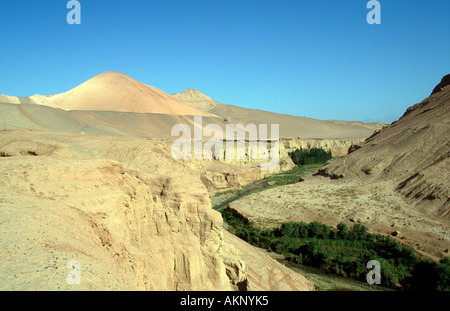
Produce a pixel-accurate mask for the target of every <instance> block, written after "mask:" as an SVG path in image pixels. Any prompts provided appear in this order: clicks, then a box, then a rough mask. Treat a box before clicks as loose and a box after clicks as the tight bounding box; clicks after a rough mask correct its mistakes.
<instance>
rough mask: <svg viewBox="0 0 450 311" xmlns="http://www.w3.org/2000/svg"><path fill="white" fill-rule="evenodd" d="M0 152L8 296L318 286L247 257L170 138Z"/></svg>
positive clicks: (42, 138)
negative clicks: (76, 278) (272, 283)
mask: <svg viewBox="0 0 450 311" xmlns="http://www.w3.org/2000/svg"><path fill="white" fill-rule="evenodd" d="M31 137H33V138H31ZM0 152H1V153H0V154H2V155H3V156H2V157H1V158H0V174H1V176H2V179H1V180H0V193H1V197H0V203H1V210H0V219H1V221H0V233H1V239H0V250H1V257H0V266H1V267H2V269H1V270H0V289H2V290H259V289H266V288H267V285H266V284H264V283H262V282H259V281H258V282H256V280H260V279H268V280H272V279H274V278H275V279H277V280H278V283H277V284H278V285H277V286H278V287H277V288H282V289H291V290H310V289H312V288H313V287H312V284H311V283H310V282H308V281H307V280H306V279H304V278H303V277H301V276H297V275H294V276H290V275H291V274H295V273H294V272H292V271H287V270H284V269H283V268H284V267H282V266H280V265H279V264H277V263H274V262H270V260H267V259H266V257H267V256H266V257H261V256H262V255H261V254H260V253H254V254H251V256H256V257H258V258H259V259H258V260H259V261H261V262H265V263H266V264H265V265H264V269H260V268H259V267H256V266H254V265H255V263H254V262H253V261H251V260H248V259H246V258H247V257H246V256H249V255H248V254H247V253H248V252H253V249H252V248H251V247H250V245H247V244H242V243H243V242H239V243H237V242H236V241H237V240H236V239H233V238H232V237H227V235H226V234H225V233H224V231H223V228H222V218H221V216H220V214H219V213H218V212H216V211H214V210H212V209H211V204H210V200H209V197H208V193H207V190H206V187H205V186H204V185H203V184H202V182H201V181H200V178H199V175H198V173H196V172H195V171H194V170H193V169H191V168H189V167H188V166H186V165H184V164H182V163H180V162H177V161H175V160H174V159H173V158H172V156H171V154H170V152H169V150H168V149H167V147H166V146H165V145H164V144H163V143H158V142H151V141H148V140H139V139H134V140H133V139H120V138H114V137H102V136H91V137H80V136H78V135H66V134H49V133H46V132H34V131H18V132H17V131H6V132H2V133H1V134H0ZM235 243H236V244H237V245H238V247H235V246H234V244H235ZM78 265H79V266H78ZM77 269H79V270H77ZM74 270H77V271H78V272H80V273H81V274H80V276H81V278H80V281H81V282H80V284H69V283H70V282H69V283H68V281H67V277H68V276H69V275H70V274H71V273H72V272H73V271H74ZM274 271H275V272H274ZM279 271H281V272H279ZM75 272H76V271H75ZM275 273H276V275H275ZM280 275H284V276H283V277H282V278H281V279H280V278H279V276H280ZM285 278H286V279H287V280H288V282H285V281H284V279H285ZM274 288H275V287H274Z"/></svg>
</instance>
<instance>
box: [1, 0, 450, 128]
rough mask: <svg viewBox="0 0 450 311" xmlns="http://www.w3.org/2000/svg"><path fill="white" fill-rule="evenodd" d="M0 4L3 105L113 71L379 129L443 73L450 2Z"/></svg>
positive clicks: (447, 62)
mask: <svg viewBox="0 0 450 311" xmlns="http://www.w3.org/2000/svg"><path fill="white" fill-rule="evenodd" d="M67 2H68V1H67V0H39V1H28V0H0V42H1V43H2V47H1V48H0V94H8V95H15V96H30V95H33V94H36V93H38V94H44V95H48V94H55V93H62V92H65V91H67V90H69V89H71V88H73V87H75V86H77V85H79V84H81V83H82V82H84V81H86V80H88V79H89V78H91V77H93V76H95V75H97V74H100V73H102V72H105V71H120V72H123V73H125V74H127V75H129V76H131V77H133V78H134V79H136V80H138V81H141V82H143V83H146V84H149V85H152V86H155V87H157V88H159V89H161V90H163V91H165V92H167V93H175V92H181V91H184V90H185V89H188V88H195V89H198V90H199V91H201V92H203V93H205V94H206V95H208V96H210V97H212V98H214V99H216V100H217V101H219V102H222V103H225V104H231V105H237V106H241V107H246V108H255V109H263V110H268V111H274V112H279V113H287V114H292V115H297V116H307V117H312V118H318V119H339V120H361V121H386V122H392V121H394V120H396V119H398V118H399V117H400V116H401V115H402V114H403V112H404V111H405V109H406V108H407V107H409V106H411V105H413V104H415V103H417V102H420V101H421V100H423V99H424V98H425V97H427V96H428V95H429V94H430V93H431V91H432V89H433V87H434V86H435V85H436V84H437V83H438V82H439V81H440V79H441V78H442V76H444V75H445V74H448V73H450V22H449V20H450V19H449V17H448V16H449V12H450V1H448V0H442V1H440V0H436V1H433V0H431V1H423V0H422V1H416V0H412V1H404V0H380V1H379V2H380V3H381V24H380V25H369V24H367V22H366V15H367V13H368V12H369V9H367V8H366V4H367V1H365V0H359V1H357V0H345V1H330V0H315V1H303V0H278V1H265V0H258V1H256V0H255V1H254V0H239V1H235V0H184V1H180V0H176V1H175V0H139V1H138V0H127V1H119V0H112V1H101V0H79V2H80V3H81V25H69V24H67V22H66V15H67V13H68V12H69V9H67V8H66V4H67Z"/></svg>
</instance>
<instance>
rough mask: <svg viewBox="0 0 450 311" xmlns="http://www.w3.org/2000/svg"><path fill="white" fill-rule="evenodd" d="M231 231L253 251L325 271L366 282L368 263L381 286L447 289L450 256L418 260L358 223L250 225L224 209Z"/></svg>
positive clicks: (403, 247)
mask: <svg viewBox="0 0 450 311" xmlns="http://www.w3.org/2000/svg"><path fill="white" fill-rule="evenodd" d="M222 215H223V218H224V220H225V221H226V222H227V223H228V225H229V230H230V231H231V232H232V233H234V234H236V235H237V236H238V237H240V238H242V239H243V240H245V241H247V242H249V243H250V244H252V245H255V246H257V247H261V248H265V249H268V250H270V251H273V252H276V253H279V254H282V255H284V256H285V257H286V258H287V259H289V260H291V261H293V262H296V263H299V264H304V265H308V266H312V267H317V268H320V269H322V270H324V271H326V272H329V273H334V274H337V275H342V276H346V277H351V278H354V279H358V280H361V281H365V280H366V275H367V273H368V269H367V267H366V265H367V262H369V261H370V260H378V261H379V262H380V264H381V280H382V284H383V285H385V286H388V287H391V288H395V289H403V290H450V258H449V257H446V258H444V259H443V260H441V261H440V262H434V261H429V260H428V261H427V260H426V261H423V260H420V259H419V258H418V257H417V255H416V253H415V252H414V250H413V249H412V248H410V247H408V246H404V245H401V244H400V243H399V242H397V241H395V240H393V239H392V238H391V237H390V236H383V235H380V234H373V233H369V232H368V230H367V228H366V227H365V226H363V225H361V224H355V225H353V226H352V227H351V228H349V227H348V226H347V225H346V224H344V223H340V224H338V225H337V227H336V228H332V227H330V226H328V225H326V224H323V223H320V222H318V221H314V222H311V223H305V222H288V223H283V224H282V225H281V226H280V227H277V228H272V229H262V228H259V227H254V226H253V225H252V224H251V223H249V222H247V221H246V220H245V219H243V218H242V217H239V216H238V215H235V214H233V213H232V212H230V211H229V210H223V211H222Z"/></svg>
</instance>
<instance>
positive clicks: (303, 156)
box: [289, 148, 333, 165]
mask: <svg viewBox="0 0 450 311" xmlns="http://www.w3.org/2000/svg"><path fill="white" fill-rule="evenodd" d="M289 156H290V157H291V159H292V162H294V163H295V164H296V165H309V164H316V163H326V162H327V161H328V160H330V159H331V158H332V157H333V156H332V155H331V151H325V150H323V149H322V148H311V149H297V150H295V151H292V152H289Z"/></svg>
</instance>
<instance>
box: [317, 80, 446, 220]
mask: <svg viewBox="0 0 450 311" xmlns="http://www.w3.org/2000/svg"><path fill="white" fill-rule="evenodd" d="M449 77H450V76H446V77H444V78H443V79H442V81H441V83H440V84H439V85H438V86H437V87H436V88H435V90H434V91H433V93H432V95H430V96H429V97H428V98H426V99H425V100H423V101H422V102H420V103H418V104H416V105H414V106H412V107H410V108H408V109H407V111H406V112H405V114H404V115H403V116H402V117H401V118H400V119H399V120H398V121H396V122H394V123H392V124H391V125H389V126H387V127H386V128H384V129H383V130H381V131H379V132H377V133H375V134H374V135H372V136H371V137H369V138H368V139H366V140H365V141H364V142H363V143H361V144H359V145H357V146H354V147H353V148H352V150H351V151H352V152H351V153H350V154H348V155H347V156H346V157H345V158H343V159H341V160H339V161H336V162H333V163H332V164H330V165H328V166H327V167H326V168H324V169H323V170H322V171H321V174H324V175H330V176H338V177H340V176H342V177H343V178H344V179H357V180H361V181H362V182H363V183H369V182H373V181H378V180H386V181H390V182H393V187H395V189H396V191H398V192H399V193H401V194H402V196H403V197H404V198H405V200H407V201H408V202H409V203H411V204H412V205H414V206H415V207H417V208H419V209H421V210H423V211H426V212H429V213H432V214H436V215H441V216H443V217H446V216H448V215H449V212H450V200H449V197H450V192H449V184H450V177H449V176H450V137H449V133H450V86H449V85H448V84H449V83H448V80H449ZM446 81H447V83H445V82H446ZM394 181H395V182H394Z"/></svg>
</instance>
